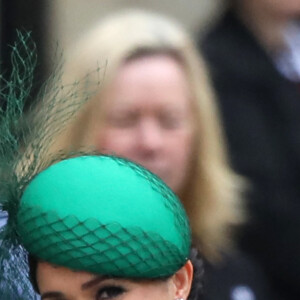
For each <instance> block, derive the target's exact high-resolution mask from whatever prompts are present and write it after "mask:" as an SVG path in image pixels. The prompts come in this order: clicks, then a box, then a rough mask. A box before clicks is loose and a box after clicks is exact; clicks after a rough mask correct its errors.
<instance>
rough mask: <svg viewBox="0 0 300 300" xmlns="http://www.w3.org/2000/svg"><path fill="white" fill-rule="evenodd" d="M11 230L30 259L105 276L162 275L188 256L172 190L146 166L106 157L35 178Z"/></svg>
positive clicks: (80, 160) (63, 165) (65, 164)
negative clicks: (18, 235)
mask: <svg viewBox="0 0 300 300" xmlns="http://www.w3.org/2000/svg"><path fill="white" fill-rule="evenodd" d="M17 227H18V232H19V234H20V236H21V237H22V240H23V243H24V246H25V248H27V249H28V251H29V252H30V253H31V254H33V255H34V256H36V257H37V258H39V259H42V260H44V261H47V262H51V263H53V264H57V265H62V266H65V267H68V268H71V269H76V270H84V271H89V272H93V273H98V274H104V275H110V276H118V277H125V278H133V277H136V278H160V277H166V276H170V275H172V274H174V273H175V272H176V271H177V270H178V269H179V268H180V267H181V266H182V265H183V264H184V263H185V262H186V261H187V259H188V255H189V251H190V231H189V224H188V221H187V217H186V214H185V212H184V209H183V208H182V206H181V204H180V202H179V200H178V199H177V197H176V196H175V195H174V193H173V192H172V191H171V190H170V189H169V188H168V187H167V186H166V185H165V184H164V183H163V182H162V181H161V180H160V179H159V178H158V177H156V176H155V175H153V174H152V173H150V172H149V171H147V170H146V169H144V168H142V167H140V166H138V165H136V164H134V163H131V162H129V161H126V160H124V159H121V158H116V157H110V156H79V157H76V158H71V159H67V160H63V161H61V162H59V163H57V164H54V165H52V166H51V167H49V168H48V169H46V170H45V171H43V172H41V173H40V174H39V175H37V176H36V177H35V178H34V179H33V180H32V182H31V183H30V184H29V186H28V187H27V188H26V190H25V192H24V195H23V197H22V199H21V205H20V209H19V212H18V226H17Z"/></svg>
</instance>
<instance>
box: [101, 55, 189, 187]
mask: <svg viewBox="0 0 300 300" xmlns="http://www.w3.org/2000/svg"><path fill="white" fill-rule="evenodd" d="M104 98H105V99H104V101H105V102H104V103H106V104H107V105H106V116H107V119H106V123H105V126H104V130H101V132H99V134H98V136H97V141H96V144H97V148H98V150H100V151H102V152H103V151H104V152H106V153H114V154H116V155H120V156H123V157H126V158H128V159H131V160H133V161H135V162H137V163H140V164H141V165H143V166H144V167H146V168H148V169H149V170H151V171H152V172H153V173H155V174H157V175H158V176H160V177H161V178H162V179H163V180H164V181H165V182H166V183H167V184H168V185H169V186H170V187H171V188H172V189H173V190H174V191H175V192H177V193H180V191H181V190H182V189H183V188H184V184H185V180H186V178H187V175H188V174H189V171H190V168H191V159H192V152H193V140H194V131H195V130H194V121H193V113H192V101H191V95H190V91H189V85H188V82H187V78H186V74H185V72H184V70H183V68H182V66H181V65H180V64H179V63H178V62H177V61H176V60H175V59H174V58H172V57H171V56H167V55H153V56H145V57H142V58H137V59H134V60H132V61H129V62H127V63H125V64H124V65H123V66H122V67H121V68H120V69H119V71H118V72H117V75H116V78H115V80H114V81H113V82H112V85H111V86H110V87H109V89H108V90H107V93H106V94H105V96H104Z"/></svg>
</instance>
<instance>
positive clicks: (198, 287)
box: [28, 247, 204, 300]
mask: <svg viewBox="0 0 300 300" xmlns="http://www.w3.org/2000/svg"><path fill="white" fill-rule="evenodd" d="M189 259H190V260H191V262H192V264H193V267H194V274H193V281H192V287H191V292H190V294H189V297H188V299H187V300H200V299H201V298H202V290H203V274H204V263H203V259H202V257H201V255H200V252H199V251H198V249H197V248H195V247H193V248H192V249H191V252H190V256H189ZM28 263H29V278H30V281H31V284H32V286H33V288H34V290H35V291H36V292H37V293H39V287H38V284H37V279H36V271H37V265H38V259H37V258H35V257H34V256H32V255H30V254H29V256H28Z"/></svg>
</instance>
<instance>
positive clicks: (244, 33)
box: [199, 0, 300, 300]
mask: <svg viewBox="0 0 300 300" xmlns="http://www.w3.org/2000/svg"><path fill="white" fill-rule="evenodd" d="M299 16H300V1H297V0H295V1H294V0H288V1H275V0H240V1H232V2H231V3H230V5H229V8H228V10H227V11H226V12H225V14H224V15H223V16H222V18H221V19H220V20H219V21H218V22H217V24H216V25H215V26H214V27H213V28H212V29H211V30H210V31H209V32H208V33H207V34H206V35H205V36H204V39H201V40H200V41H199V47H200V48H201V50H202V51H203V52H204V55H205V57H206V59H207V62H208V64H209V67H210V71H211V76H212V79H213V83H214V86H215V89H216V92H217V96H218V100H219V106H220V110H221V114H222V117H223V122H224V126H225V131H226V135H227V139H228V144H229V150H230V156H231V161H232V163H233V166H234V167H235V170H236V171H237V172H238V173H240V174H242V175H244V176H245V177H246V178H247V179H248V180H249V182H250V185H251V189H250V190H249V193H248V195H247V198H248V204H249V209H250V219H249V222H248V224H247V226H245V228H244V230H243V231H242V232H241V236H240V246H241V248H242V249H243V250H244V251H246V252H247V253H248V254H250V255H252V256H253V257H255V258H256V259H257V260H258V261H259V262H260V263H261V265H262V267H263V268H264V270H265V271H266V273H267V275H268V278H269V279H270V283H271V284H272V290H273V291H274V293H275V295H276V296H275V297H274V299H275V298H276V299H282V300H296V299H297V300H299V299H300V64H299V62H300V23H299V22H298V21H299Z"/></svg>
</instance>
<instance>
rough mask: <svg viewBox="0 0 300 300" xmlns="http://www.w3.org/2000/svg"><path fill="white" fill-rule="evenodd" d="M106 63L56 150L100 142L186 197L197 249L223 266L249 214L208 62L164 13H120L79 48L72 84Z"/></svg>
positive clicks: (68, 78)
mask: <svg viewBox="0 0 300 300" xmlns="http://www.w3.org/2000/svg"><path fill="white" fill-rule="evenodd" d="M104 65H106V67H105V74H104V76H103V77H102V76H100V77H101V78H100V79H101V80H102V81H101V86H100V88H99V92H97V93H96V94H95V95H94V96H93V97H92V99H91V100H90V101H89V102H88V103H87V104H86V106H85V107H84V108H83V109H81V110H80V112H79V113H78V115H77V116H76V118H75V119H74V122H72V123H71V124H70V126H68V128H67V129H66V130H65V131H64V132H63V134H61V135H60V137H59V138H58V139H57V140H56V143H55V144H54V148H59V149H60V148H62V147H63V148H65V149H68V150H70V149H72V150H76V149H80V148H81V147H86V146H88V147H90V146H91V147H92V148H94V149H96V150H98V151H101V152H102V153H108V154H111V153H115V154H117V155H120V156H123V157H126V158H129V159H131V160H133V161H135V162H137V163H139V164H141V165H143V166H145V167H147V168H148V169H150V170H151V171H152V172H154V173H156V174H157V175H158V176H160V177H161V178H162V179H163V180H164V181H165V182H166V183H167V184H168V185H169V186H170V187H171V188H172V189H173V190H174V191H175V192H176V193H177V194H178V195H179V197H180V199H181V201H182V202H183V204H184V207H185V208H186V210H187V212H188V215H189V218H190V221H191V227H192V230H193V235H194V237H195V240H196V241H197V245H199V247H200V249H201V251H202V253H203V254H204V256H205V258H206V259H207V261H209V262H210V263H212V264H215V263H216V264H217V262H218V261H219V260H220V259H222V258H224V253H226V252H227V250H229V249H230V248H231V244H232V243H231V241H232V236H231V235H232V229H233V228H234V227H235V226H237V225H239V224H241V222H243V220H244V213H243V211H242V203H241V198H240V191H241V186H242V181H241V179H240V178H239V177H237V176H236V175H235V174H234V173H233V171H232V170H231V168H230V167H229V165H228V162H227V154H226V150H225V143H224V140H223V133H222V128H221V125H220V122H219V117H218V112H217V108H216V105H215V101H214V97H213V92H212V90H211V87H210V83H209V79H208V75H207V71H206V67H205V64H204V62H203V60H202V58H201V57H200V56H199V54H198V52H197V50H196V49H195V46H194V43H193V41H192V39H191V37H190V36H189V35H188V34H187V33H186V32H185V31H184V30H183V29H182V28H181V27H180V26H179V25H178V24H176V23H174V22H173V21H171V20H169V19H168V18H166V17H164V16H160V15H157V14H154V13H149V12H143V11H136V10H132V11H126V12H123V13H119V14H116V15H114V16H111V17H109V18H107V19H106V20H104V21H102V22H101V23H100V24H98V25H96V26H95V27H94V28H93V29H92V30H91V31H90V32H89V33H88V34H86V35H85V36H84V37H83V38H82V39H81V40H80V41H79V42H78V43H77V44H76V45H74V46H73V47H72V49H71V51H70V53H68V55H67V60H66V65H65V70H64V78H63V82H64V83H65V84H66V83H72V82H74V81H76V80H78V79H80V78H83V77H84V76H85V75H86V74H91V75H90V78H89V80H91V81H93V82H97V81H98V80H99V74H100V75H101V72H100V73H98V72H94V71H95V69H96V68H97V66H104ZM92 74H96V75H95V78H93V75H92ZM53 150H54V151H55V149H53ZM208 299H209V298H208ZM223 299H227V298H223ZM228 299H231V298H228ZM232 299H233V298H232ZM237 299H238V298H237Z"/></svg>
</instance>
